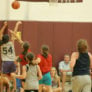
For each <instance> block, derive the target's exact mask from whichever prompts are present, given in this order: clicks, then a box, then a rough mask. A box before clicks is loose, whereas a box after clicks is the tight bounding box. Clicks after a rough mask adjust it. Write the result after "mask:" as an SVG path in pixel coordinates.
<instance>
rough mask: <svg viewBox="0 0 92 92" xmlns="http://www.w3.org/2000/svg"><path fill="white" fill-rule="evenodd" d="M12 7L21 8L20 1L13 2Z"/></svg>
mask: <svg viewBox="0 0 92 92" xmlns="http://www.w3.org/2000/svg"><path fill="white" fill-rule="evenodd" d="M12 8H13V9H18V8H20V3H19V2H18V1H14V2H13V3H12Z"/></svg>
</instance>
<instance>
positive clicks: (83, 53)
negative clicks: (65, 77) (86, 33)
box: [70, 39, 92, 92]
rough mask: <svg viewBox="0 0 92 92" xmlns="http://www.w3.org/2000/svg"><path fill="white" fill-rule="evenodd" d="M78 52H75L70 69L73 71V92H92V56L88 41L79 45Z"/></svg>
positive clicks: (80, 42) (83, 41)
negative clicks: (91, 74)
mask: <svg viewBox="0 0 92 92" xmlns="http://www.w3.org/2000/svg"><path fill="white" fill-rule="evenodd" d="M77 50H78V52H73V53H72V56H71V63H70V67H71V68H72V69H73V75H72V76H73V78H72V90H73V92H91V78H90V69H91V68H92V55H91V53H89V52H88V44H87V41H86V40H83V39H81V40H79V41H78V43H77Z"/></svg>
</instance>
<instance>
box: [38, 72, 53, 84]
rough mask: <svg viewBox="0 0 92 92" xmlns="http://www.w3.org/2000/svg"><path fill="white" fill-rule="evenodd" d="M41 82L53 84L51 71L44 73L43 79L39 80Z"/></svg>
mask: <svg viewBox="0 0 92 92" xmlns="http://www.w3.org/2000/svg"><path fill="white" fill-rule="evenodd" d="M39 84H44V85H48V86H49V85H52V83H51V75H50V72H48V73H46V74H44V75H43V77H42V79H41V80H39Z"/></svg>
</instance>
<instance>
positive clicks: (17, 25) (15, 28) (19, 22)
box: [11, 21, 22, 42]
mask: <svg viewBox="0 0 92 92" xmlns="http://www.w3.org/2000/svg"><path fill="white" fill-rule="evenodd" d="M21 24H22V22H21V21H18V22H17V23H16V24H15V27H14V30H13V32H14V34H17V31H18V28H19V26H20V25H21ZM15 39H16V37H15V36H14V35H12V34H11V41H12V42H14V40H15Z"/></svg>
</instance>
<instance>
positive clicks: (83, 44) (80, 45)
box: [77, 39, 88, 53]
mask: <svg viewBox="0 0 92 92" xmlns="http://www.w3.org/2000/svg"><path fill="white" fill-rule="evenodd" d="M77 49H78V51H79V52H80V53H85V52H87V51H88V43H87V40H84V39H80V40H78V42H77Z"/></svg>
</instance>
